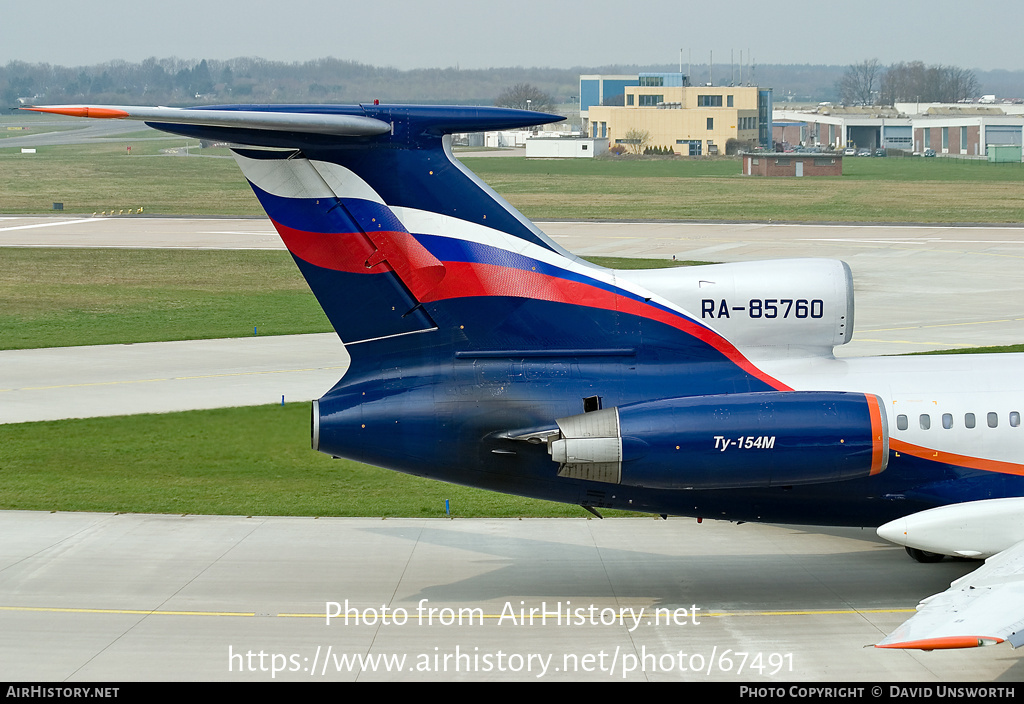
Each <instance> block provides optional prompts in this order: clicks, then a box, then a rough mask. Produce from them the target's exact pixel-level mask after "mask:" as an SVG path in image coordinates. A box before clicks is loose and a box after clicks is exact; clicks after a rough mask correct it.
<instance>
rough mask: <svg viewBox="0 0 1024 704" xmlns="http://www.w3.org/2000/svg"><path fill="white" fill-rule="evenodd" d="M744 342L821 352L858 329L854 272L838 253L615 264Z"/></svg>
mask: <svg viewBox="0 0 1024 704" xmlns="http://www.w3.org/2000/svg"><path fill="white" fill-rule="evenodd" d="M615 275H616V277H618V278H620V279H624V280H626V281H631V282H633V283H636V284H639V285H640V286H642V287H643V288H645V289H646V290H648V291H650V292H651V293H654V294H656V295H658V296H661V297H663V298H665V299H667V300H668V301H670V302H672V303H674V304H675V305H677V306H679V307H681V308H683V309H684V310H686V311H687V312H689V313H690V315H692V316H693V317H694V318H695V319H696V320H698V321H700V322H701V323H704V324H705V325H708V326H709V327H712V328H714V329H715V330H717V331H718V332H719V333H721V334H722V335H723V336H724V337H725V338H726V339H728V340H729V341H730V342H732V343H733V344H734V345H736V346H737V347H740V348H775V349H776V351H777V353H778V354H793V353H800V352H802V351H806V352H808V353H820V352H821V351H823V350H831V349H832V348H833V347H835V346H836V345H843V344H846V343H847V342H849V341H850V338H851V337H853V275H852V274H851V272H850V267H849V266H848V265H847V264H846V262H842V261H839V260H836V259H779V260H776V261H760V262H737V263H733V264H713V265H708V266H693V267H677V268H673V269H649V270H637V271H616V272H615Z"/></svg>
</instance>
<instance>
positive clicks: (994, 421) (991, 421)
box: [988, 413, 999, 428]
mask: <svg viewBox="0 0 1024 704" xmlns="http://www.w3.org/2000/svg"><path fill="white" fill-rule="evenodd" d="M997 425H999V414H998V413H989V414H988V427H990V428H994V427H996V426H997Z"/></svg>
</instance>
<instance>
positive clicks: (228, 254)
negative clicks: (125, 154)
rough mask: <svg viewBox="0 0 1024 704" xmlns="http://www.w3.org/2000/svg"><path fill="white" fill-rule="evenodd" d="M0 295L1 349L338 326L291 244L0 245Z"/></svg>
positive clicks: (637, 264) (620, 262)
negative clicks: (276, 248) (275, 247)
mask: <svg viewBox="0 0 1024 704" xmlns="http://www.w3.org/2000/svg"><path fill="white" fill-rule="evenodd" d="M592 261H594V262H595V263H598V264H600V265H601V266H608V267H612V268H619V269H626V268H652V267H659V266H662V267H667V266H673V265H675V266H682V265H685V264H687V263H699V262H671V261H665V260H661V259H625V258H608V257H597V258H593V259H592ZM0 301H3V302H4V304H3V306H0V349H31V348H36V347H73V346H76V345H105V344H124V343H132V342H162V341H166V340H203V339H212V338H219V337H246V336H249V335H252V334H253V328H254V327H255V328H257V331H258V333H259V334H260V335H292V334H297V333H313V332H331V331H332V328H331V326H330V323H329V322H328V321H327V316H325V315H324V313H323V311H322V310H321V309H320V306H319V304H318V303H317V302H316V299H315V298H314V297H313V294H312V293H311V292H310V291H309V288H308V287H307V286H306V282H305V281H304V280H303V278H302V275H301V274H300V273H299V270H298V268H297V267H296V266H295V262H293V261H292V258H291V256H290V255H289V254H288V253H287V252H284V251H281V252H266V251H244V250H242V251H239V250H233V251H232V250H187V249H184V250H183V249H135V250H133V249H73V248H69V249H48V248H47V249H35V248H15V247H9V248H0Z"/></svg>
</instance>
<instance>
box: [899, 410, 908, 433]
mask: <svg viewBox="0 0 1024 704" xmlns="http://www.w3.org/2000/svg"><path fill="white" fill-rule="evenodd" d="M907 425H908V423H907V417H906V416H905V415H903V414H902V413H901V414H900V415H898V416H896V427H897V428H898V429H899V430H906V429H907Z"/></svg>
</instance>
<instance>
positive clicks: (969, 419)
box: [964, 413, 974, 428]
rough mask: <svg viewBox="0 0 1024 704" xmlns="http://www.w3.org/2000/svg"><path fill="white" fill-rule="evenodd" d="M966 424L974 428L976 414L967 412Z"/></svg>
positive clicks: (965, 415) (965, 416)
mask: <svg viewBox="0 0 1024 704" xmlns="http://www.w3.org/2000/svg"><path fill="white" fill-rule="evenodd" d="M964 426H966V427H968V428H973V427H974V414H973V413H965V414H964Z"/></svg>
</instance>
